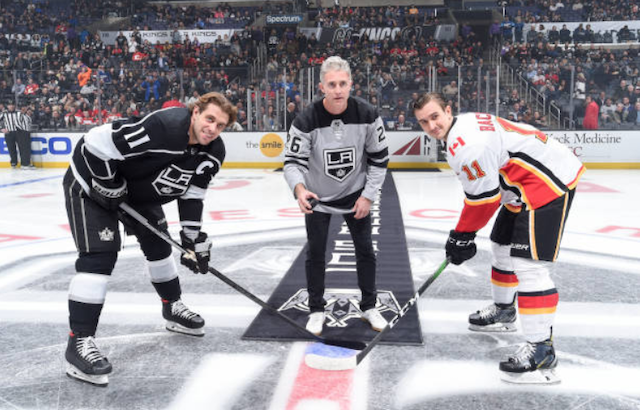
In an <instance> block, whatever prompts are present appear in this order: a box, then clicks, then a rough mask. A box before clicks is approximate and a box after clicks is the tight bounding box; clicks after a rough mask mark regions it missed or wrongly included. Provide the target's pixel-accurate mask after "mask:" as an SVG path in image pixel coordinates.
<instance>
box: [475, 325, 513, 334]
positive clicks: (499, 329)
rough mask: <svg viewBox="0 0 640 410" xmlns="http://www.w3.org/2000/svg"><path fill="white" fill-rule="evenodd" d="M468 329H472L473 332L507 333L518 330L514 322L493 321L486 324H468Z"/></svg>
mask: <svg viewBox="0 0 640 410" xmlns="http://www.w3.org/2000/svg"><path fill="white" fill-rule="evenodd" d="M469 330H473V331H474V332H487V333H508V332H516V331H518V327H517V326H516V324H515V323H495V324H493V325H487V326H478V325H472V324H469Z"/></svg>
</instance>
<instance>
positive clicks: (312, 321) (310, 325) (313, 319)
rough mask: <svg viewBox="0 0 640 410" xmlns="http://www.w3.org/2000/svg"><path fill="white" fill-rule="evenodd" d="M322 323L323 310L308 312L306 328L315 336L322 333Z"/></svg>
mask: <svg viewBox="0 0 640 410" xmlns="http://www.w3.org/2000/svg"><path fill="white" fill-rule="evenodd" d="M322 325H324V312H313V313H310V314H309V320H308V321H307V330H308V331H309V332H311V333H313V334H314V335H316V336H320V334H321V333H322Z"/></svg>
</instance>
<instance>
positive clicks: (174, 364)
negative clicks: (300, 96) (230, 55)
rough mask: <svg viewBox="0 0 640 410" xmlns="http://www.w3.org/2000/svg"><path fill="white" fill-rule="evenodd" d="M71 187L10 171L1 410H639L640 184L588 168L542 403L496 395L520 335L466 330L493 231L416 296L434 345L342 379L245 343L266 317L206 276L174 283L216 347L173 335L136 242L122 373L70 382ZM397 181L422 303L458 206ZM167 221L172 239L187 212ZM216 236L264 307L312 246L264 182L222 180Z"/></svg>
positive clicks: (236, 176) (533, 390) (424, 184)
mask: <svg viewBox="0 0 640 410" xmlns="http://www.w3.org/2000/svg"><path fill="white" fill-rule="evenodd" d="M63 173H64V170H50V169H49V170H42V169H40V170H25V171H21V170H8V169H0V195H1V196H0V198H2V199H1V200H0V221H1V222H0V346H1V347H0V409H190V410H195V409H269V410H280V409H287V410H289V409H291V410H294V409H295V410H316V409H318V410H333V409H339V410H348V409H360V410H363V409H371V410H387V409H407V410H409V409H411V410H417V409H516V408H518V409H524V408H529V409H562V410H567V409H581V410H583V409H598V410H600V409H612V410H613V409H640V252H639V251H640V217H638V213H637V204H638V203H639V202H640V190H639V189H638V186H639V185H640V171H628V170H588V171H587V173H586V174H585V175H584V177H583V179H582V183H581V185H579V187H578V192H577V194H576V198H575V201H574V205H573V209H572V211H571V214H570V217H569V221H568V223H567V226H566V231H565V237H564V240H563V247H562V251H561V252H560V257H559V260H558V263H557V264H556V268H555V273H554V275H553V278H554V280H555V283H556V287H557V288H558V291H559V292H560V305H559V307H558V313H557V316H556V324H555V328H554V337H555V346H556V351H557V353H558V356H559V360H560V364H559V367H558V370H557V373H558V375H559V376H560V377H561V378H562V383H561V384H559V385H556V386H533V387H531V386H529V387H519V386H512V385H507V384H505V383H503V382H501V381H500V380H499V376H498V361H499V360H500V358H501V357H502V356H503V355H504V354H506V353H510V352H512V351H514V350H515V349H516V345H517V344H518V343H519V342H520V341H521V340H522V337H521V335H520V334H519V333H516V334H507V335H502V334H497V335H496V334H479V333H473V332H470V331H468V330H467V316H468V314H469V313H471V312H473V311H475V310H477V309H479V308H482V307H484V306H485V305H486V304H488V303H489V302H490V298H491V296H490V295H491V293H490V287H489V279H488V278H489V269H490V258H489V240H488V234H489V227H486V228H484V229H483V230H481V231H480V233H479V238H478V241H477V242H478V247H479V252H478V255H477V256H476V257H475V258H474V259H472V260H471V261H469V262H467V263H465V264H463V265H461V266H449V267H448V268H447V269H446V270H445V271H444V273H443V274H442V275H441V276H440V277H439V278H438V280H437V281H436V282H434V284H433V285H432V286H431V287H430V288H429V289H428V290H427V291H426V293H425V294H424V295H423V297H422V298H421V300H420V302H419V304H418V308H419V310H420V318H421V325H422V331H423V337H424V341H425V343H424V345H423V346H419V347H416V346H406V347H398V346H386V345H382V346H378V347H376V348H375V349H374V350H372V352H371V354H370V355H369V356H368V357H367V359H366V360H365V361H364V362H363V363H362V364H361V365H360V366H359V367H358V368H357V369H356V370H355V371H342V372H320V371H313V370H312V369H309V368H307V367H306V366H305V365H304V364H303V359H302V358H303V355H304V350H305V348H306V345H307V344H306V343H303V342H297V343H279V342H257V341H243V340H241V336H242V334H243V332H244V330H245V329H246V327H247V326H248V325H249V323H250V322H251V320H252V319H253V318H254V317H255V316H256V314H257V313H258V311H259V306H257V305H255V304H254V303H253V302H252V301H250V300H249V299H247V298H246V297H244V296H242V295H241V294H239V293H237V292H236V291H235V290H233V289H231V288H229V287H228V286H227V285H225V284H224V283H222V282H221V281H220V280H218V279H216V278H215V277H213V276H211V275H194V274H191V273H190V272H188V271H186V270H183V269H181V272H180V273H181V281H182V286H183V292H184V295H183V300H184V301H185V303H186V304H187V305H188V306H190V307H191V308H193V309H194V310H196V311H198V312H199V313H201V314H202V316H203V317H204V318H205V320H206V321H207V324H206V332H207V334H206V336H205V337H204V338H190V337H188V336H181V335H178V334H174V333H169V332H167V331H166V330H165V329H164V321H163V319H162V317H161V305H160V301H159V300H158V298H157V296H156V294H155V291H154V290H153V287H152V286H151V284H150V283H149V279H148V276H147V272H146V267H145V262H144V258H143V257H142V254H141V252H140V250H139V248H138V245H137V243H136V241H135V239H133V238H132V237H129V238H127V239H126V241H125V246H124V249H123V251H122V252H121V253H120V258H119V260H118V263H117V265H116V269H115V271H114V273H113V275H112V277H111V279H110V282H109V293H108V295H107V300H106V304H105V308H104V310H103V314H102V318H101V322H100V326H99V328H98V335H97V343H98V346H99V347H100V348H101V350H102V352H103V353H104V354H105V355H107V356H108V357H109V359H110V361H111V362H112V364H113V366H114V371H113V373H112V374H111V376H110V383H109V386H108V387H107V388H98V387H93V386H90V385H87V384H83V383H80V382H77V381H75V380H72V379H70V378H68V377H67V376H66V375H65V373H64V360H63V356H64V349H65V347H66V340H67V333H68V324H67V320H68V319H67V315H68V311H67V290H68V284H69V281H70V280H71V278H72V277H73V275H74V273H75V270H74V261H75V248H74V245H73V241H72V239H71V235H70V233H69V230H68V222H67V218H66V214H65V209H64V199H63V196H62V175H63ZM392 174H393V178H394V179H395V182H396V185H397V189H398V193H399V196H400V201H401V204H402V213H403V218H404V223H405V229H406V234H407V242H408V243H407V246H408V248H409V254H410V257H411V264H412V271H413V276H414V281H415V285H416V287H418V286H419V285H420V284H421V283H422V282H423V281H424V280H426V278H427V277H428V276H429V275H430V274H431V273H432V272H433V271H434V270H435V269H436V268H437V267H438V265H439V264H440V263H441V262H442V260H443V258H444V250H443V244H444V241H445V239H446V237H447V234H448V231H449V229H451V228H452V227H453V226H454V224H455V221H456V220H457V218H458V215H459V211H460V209H461V206H462V200H463V195H462V191H461V188H460V185H459V183H458V182H457V180H456V179H455V176H454V175H453V174H452V173H451V171H448V170H445V171H443V172H397V171H396V172H392ZM165 210H166V213H167V216H168V220H169V222H170V223H171V225H170V232H171V233H172V234H173V236H174V237H176V238H177V232H178V230H179V225H178V224H177V221H178V217H177V210H176V207H175V205H174V204H170V205H168V206H166V207H165ZM204 230H205V231H206V232H208V233H209V235H210V236H211V237H212V239H213V244H214V248H213V256H212V262H211V263H212V265H213V266H215V267H216V268H217V269H218V270H220V271H222V272H223V273H225V274H226V275H228V276H229V277H230V278H231V279H233V280H234V281H236V282H238V283H239V284H241V285H242V286H244V287H245V288H247V289H248V290H250V291H251V292H253V293H254V294H256V295H257V296H259V297H260V298H262V299H263V300H267V299H268V297H269V295H270V294H271V292H272V290H273V289H274V288H275V287H276V285H277V284H278V283H279V281H280V279H281V278H282V276H283V275H284V274H285V273H286V271H287V269H288V268H289V266H290V265H291V263H292V262H293V260H294V258H295V257H296V256H297V254H298V253H299V252H300V250H301V249H302V246H303V245H304V242H305V233H304V221H303V218H302V215H301V214H300V213H299V212H298V211H297V207H296V204H295V202H294V201H293V199H292V196H291V194H290V192H289V191H288V188H287V186H286V184H285V182H284V178H283V176H282V173H279V172H274V171H270V170H226V169H225V170H223V171H222V172H221V173H220V174H219V176H218V177H216V178H215V180H214V184H213V185H212V186H211V187H210V192H209V193H208V194H207V200H206V204H205V219H204ZM175 256H176V257H177V254H175ZM301 324H302V325H304V323H301ZM284 326H286V324H285V325H284Z"/></svg>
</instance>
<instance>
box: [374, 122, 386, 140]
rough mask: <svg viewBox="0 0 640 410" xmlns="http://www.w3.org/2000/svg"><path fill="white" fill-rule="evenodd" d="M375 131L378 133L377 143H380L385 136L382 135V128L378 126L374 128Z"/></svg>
mask: <svg viewBox="0 0 640 410" xmlns="http://www.w3.org/2000/svg"><path fill="white" fill-rule="evenodd" d="M376 131H377V132H378V143H381V142H382V141H384V140H385V138H386V136H385V135H384V127H382V126H380V127H378V128H376Z"/></svg>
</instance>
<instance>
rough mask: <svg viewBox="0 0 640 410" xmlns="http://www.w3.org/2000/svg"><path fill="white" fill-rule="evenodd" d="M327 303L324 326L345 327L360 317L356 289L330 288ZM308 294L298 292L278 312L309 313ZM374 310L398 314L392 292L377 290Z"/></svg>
mask: <svg viewBox="0 0 640 410" xmlns="http://www.w3.org/2000/svg"><path fill="white" fill-rule="evenodd" d="M324 297H325V299H326V301H327V304H326V305H325V308H324V310H325V316H326V318H327V322H326V325H327V326H329V327H346V326H347V321H349V320H351V319H359V318H360V317H362V311H361V310H360V308H359V307H358V305H359V304H360V297H361V293H360V290H358V289H337V288H330V289H326V290H325V292H324ZM308 301H309V294H308V293H307V290H306V289H300V290H298V291H297V292H296V293H295V294H294V295H293V296H291V297H290V298H289V300H287V301H286V302H285V303H283V304H282V306H280V308H279V309H278V310H279V311H283V310H289V309H296V310H300V311H303V312H308V311H309V302H308ZM376 309H378V311H379V312H380V313H383V312H388V311H391V312H393V313H394V314H398V312H400V305H399V304H398V301H397V300H396V297H395V296H394V294H393V292H391V291H390V290H378V300H377V303H376Z"/></svg>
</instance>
